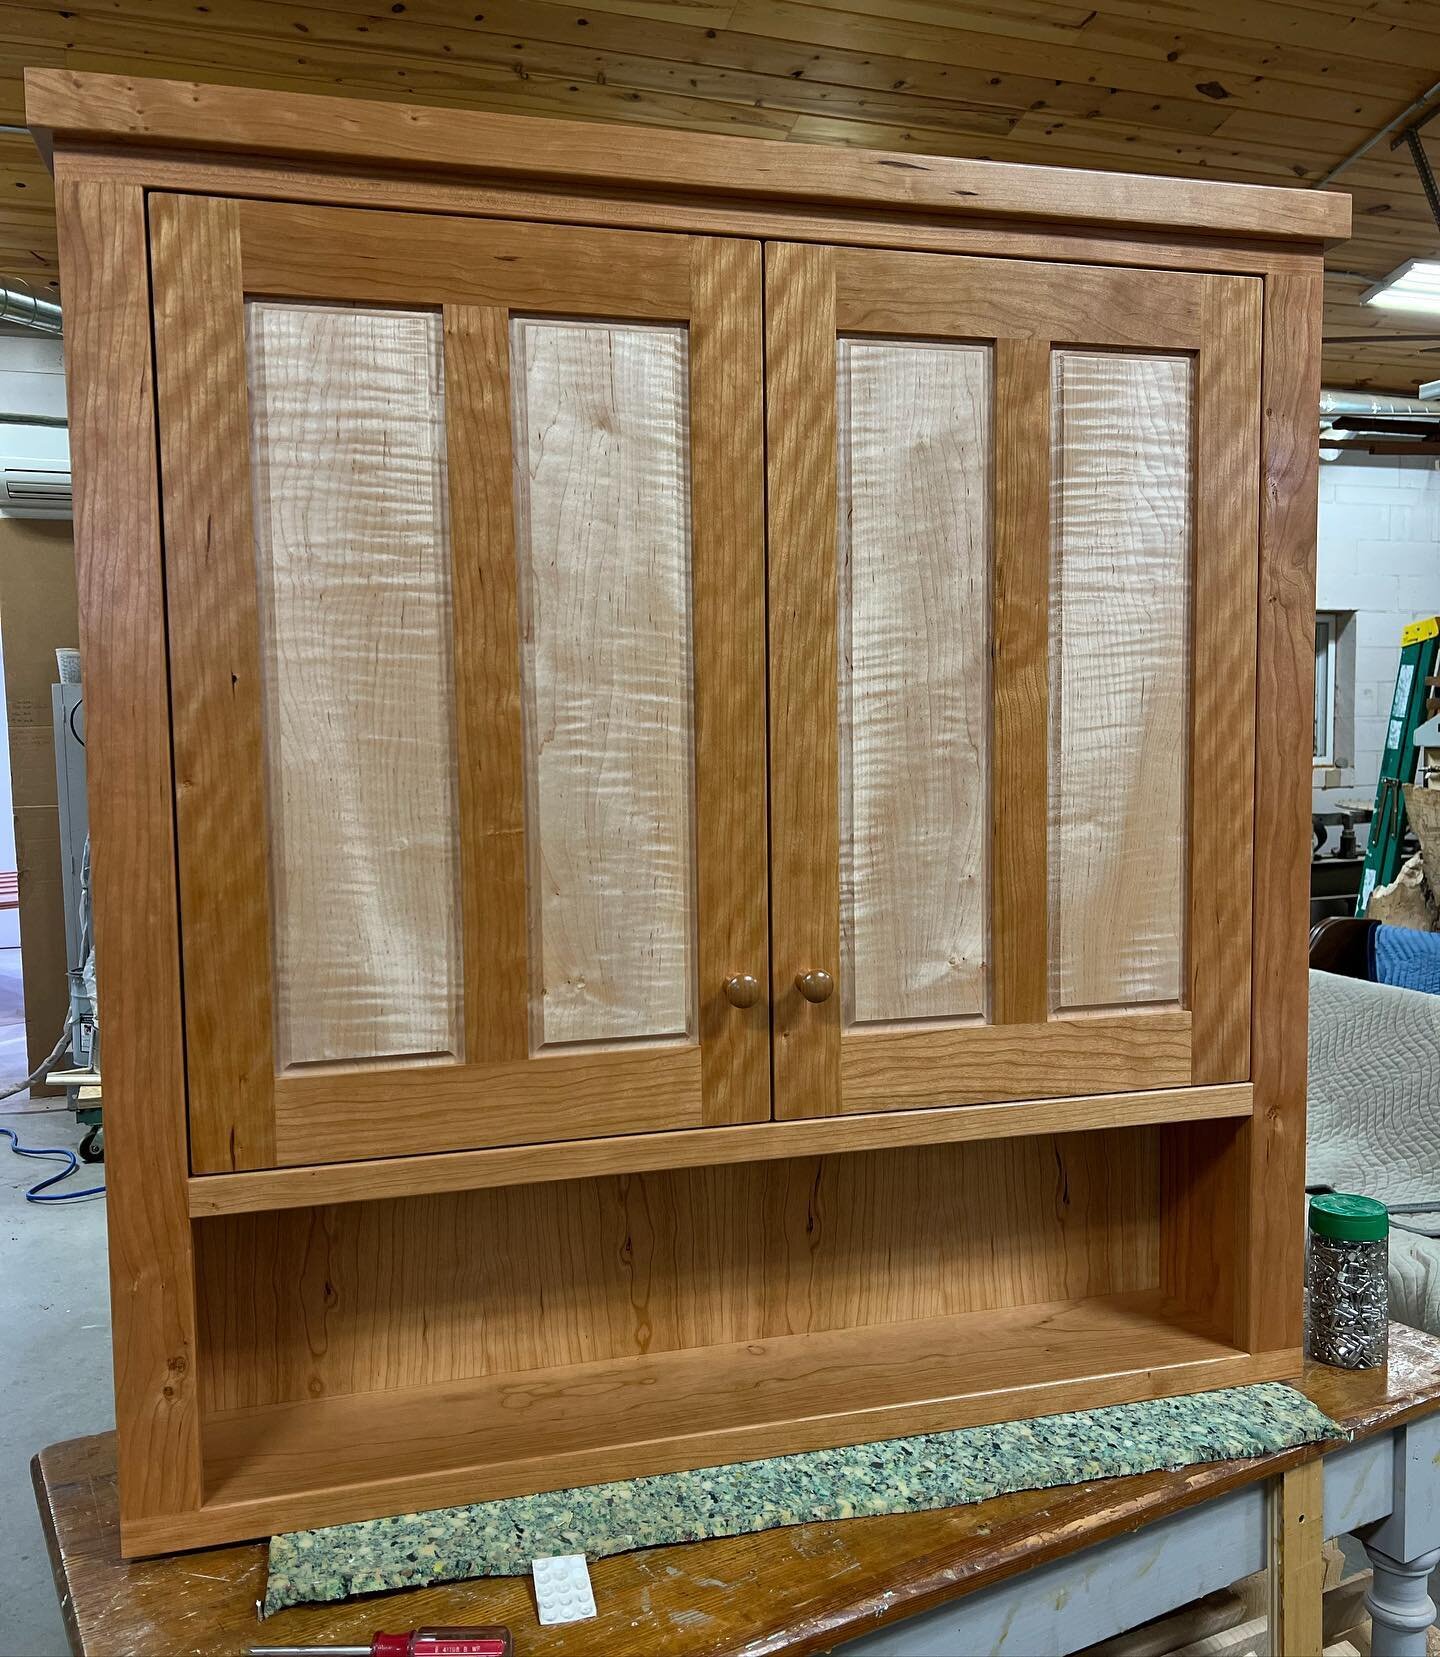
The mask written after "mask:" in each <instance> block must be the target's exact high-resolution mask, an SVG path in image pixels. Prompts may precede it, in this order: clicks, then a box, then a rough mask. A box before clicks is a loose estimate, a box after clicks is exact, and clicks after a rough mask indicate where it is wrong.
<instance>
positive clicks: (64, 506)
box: [0, 459, 72, 518]
mask: <svg viewBox="0 0 1440 1657" xmlns="http://www.w3.org/2000/svg"><path fill="white" fill-rule="evenodd" d="M0 465H3V467H4V488H3V491H0V517H5V518H68V517H70V516H71V509H72V499H71V494H70V468H69V467H68V466H64V465H60V464H58V463H53V462H48V461H36V460H23V459H6V460H4V461H0Z"/></svg>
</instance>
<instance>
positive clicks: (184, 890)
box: [149, 194, 770, 1173]
mask: <svg viewBox="0 0 1440 1657" xmlns="http://www.w3.org/2000/svg"><path fill="white" fill-rule="evenodd" d="M149 216H150V228H151V247H152V262H153V282H154V287H155V315H156V334H155V341H156V372H157V400H158V409H159V434H160V461H161V489H162V500H163V508H164V522H165V548H166V562H167V581H168V591H169V606H168V614H169V628H170V645H171V653H172V662H173V674H172V707H173V714H172V717H173V720H174V733H175V754H176V771H177V781H178V795H177V798H178V806H177V834H178V851H179V878H180V913H181V947H182V954H183V956H184V960H185V966H184V977H185V983H186V997H185V1006H186V1021H187V1028H188V1031H189V1037H190V1040H189V1052H190V1060H189V1094H190V1146H191V1159H192V1164H193V1167H194V1169H195V1171H196V1172H197V1173H217V1172H231V1171H236V1170H241V1169H252V1168H263V1167H270V1166H274V1165H280V1166H285V1165H305V1164H309V1163H314V1162H330V1161H343V1160H346V1159H347V1158H349V1157H356V1156H359V1157H363V1156H367V1155H376V1154H380V1153H383V1152H385V1151H387V1150H390V1151H399V1152H401V1153H402V1154H403V1153H405V1152H407V1151H408V1152H413V1153H425V1152H433V1151H443V1150H453V1149H462V1148H469V1147H476V1146H484V1145H504V1144H515V1143H535V1142H541V1141H546V1140H562V1139H572V1138H577V1137H585V1136H587V1135H592V1136H593V1135H604V1134H613V1133H616V1132H620V1133H629V1132H645V1131H656V1130H662V1129H674V1128H697V1127H701V1126H709V1125H715V1124H720V1123H735V1122H747V1121H761V1120H765V1119H767V1118H768V1117H769V1114H770V1084H769V1030H768V1009H767V1007H766V1005H765V1002H764V999H763V997H762V998H761V1000H760V1002H759V1003H758V1004H757V1005H754V1006H751V1007H749V1008H738V1007H733V1006H731V1005H730V1004H729V1002H728V1001H727V1000H726V998H725V996H724V994H723V991H722V985H723V983H724V980H725V979H726V978H727V977H728V976H729V975H730V974H732V973H750V974H752V975H753V976H755V977H756V978H758V979H759V980H760V981H761V982H762V983H763V982H764V981H765V979H766V977H767V975H768V966H767V963H768V953H767V928H768V915H767V901H768V884H767V872H766V867H765V852H766V848H765V779H764V755H765V733H764V725H763V720H764V665H763V663H764V629H763V614H764V587H763V582H764V576H763V567H764V527H763V517H762V514H763V479H762V476H761V444H762V434H761V425H760V420H761V413H760V410H761V403H760V398H761V360H760V353H761V338H760V262H759V261H760V253H759V248H758V246H757V245H756V244H754V243H749V242H744V241H736V240H717V239H714V238H709V237H704V238H702V237H684V236H663V235H641V236H634V235H630V234H627V233H624V232H614V231H604V230H591V231H572V230H569V229H565V228H561V227H557V226H553V225H521V224H515V223H501V224H492V223H487V222H485V221H481V220H474V219H445V220H436V221H432V222H431V223H430V224H429V225H427V226H426V230H427V234H426V235H424V236H421V237H417V235H416V229H417V222H416V221H415V220H414V219H413V218H411V217H409V216H401V215H393V214H385V213H367V212H359V211H344V210H337V209H332V208H314V207H305V206H293V205H287V204H282V203H267V202H256V201H235V200H229V199H223V198H205V197H197V196H179V195H165V194H160V195H155V196H153V197H152V198H151V200H150V203H149ZM338 247H344V248H347V249H348V250H349V254H350V256H349V257H348V258H347V259H346V260H343V261H340V262H338V263H337V260H336V258H335V249H336V248H338ZM270 296H276V297H277V298H281V299H284V300H287V301H298V302H301V303H304V302H307V301H309V302H319V303H335V304H338V305H341V306H344V305H346V304H350V303H354V304H360V305H367V304H369V305H376V306H381V307H384V306H395V305H403V306H405V307H406V308H407V310H410V311H425V310H427V309H437V310H438V311H439V312H440V314H441V316H442V317H443V339H444V380H445V395H444V398H443V406H444V410H445V415H444V418H445V428H446V437H447V439H448V448H449V453H450V463H449V466H448V497H449V499H448V511H449V531H450V532H449V559H450V565H451V571H450V627H451V635H452V643H451V656H452V659H453V673H454V679H453V701H452V704H451V705H452V707H453V710H454V720H455V726H456V746H457V750H458V766H457V769H458V778H459V785H458V797H457V810H456V819H455V821H456V829H457V840H458V862H459V877H460V879H459V884H460V897H459V905H458V907H459V911H460V914H459V921H460V931H461V938H462V946H461V949H460V952H459V953H460V957H461V961H462V962H463V971H462V975H461V976H462V982H463V1018H462V1021H461V1022H462V1025H463V1042H462V1043H460V1044H459V1045H460V1046H461V1048H462V1055H461V1057H460V1058H459V1059H458V1060H457V1059H455V1058H451V1059H450V1061H449V1062H444V1063H421V1064H410V1065H406V1064H402V1063H391V1062H386V1061H384V1060H380V1061H375V1062H371V1063H368V1064H363V1065H362V1064H354V1063H346V1062H339V1063H331V1064H326V1065H323V1066H303V1067H294V1066H290V1067H287V1066H286V1065H285V1064H284V1063H283V1054H278V1053H277V1050H276V1041H275V1035H274V1032H275V1027H276V1021H275V1012H274V1008H275V1005H276V1002H277V990H278V986H277V985H276V984H275V973H274V971H273V970H272V963H273V962H274V961H275V953H274V949H273V947H272V930H273V927H274V918H273V914H272V905H271V892H272V890H273V889H274V887H275V884H276V880H277V871H276V868H275V859H276V857H277V856H278V855H279V848H278V846H277V843H276V841H275V838H274V835H273V833H272V830H271V828H270V826H269V824H270V823H272V822H273V820H274V815H275V812H276V809H277V807H276V803H275V801H274V799H273V798H272V799H271V802H270V807H269V812H268V813H267V807H266V788H265V765H266V760H265V748H266V744H267V742H268V743H273V742H275V741H277V740H278V739H279V738H278V734H277V732H276V730H275V729H273V728H272V729H271V730H270V731H269V732H268V734H267V732H266V730H265V719H264V717H263V716H262V680H263V678H264V672H263V669H262V646H261V631H262V627H261V619H260V609H261V605H260V600H259V597H258V595H257V585H256V555H255V550H254V548H255V529H254V527H253V521H252V482H251V470H252V463H251V461H250V458H249V457H250V450H251V418H250V414H249V412H248V401H247V391H246V350H247V342H246V333H245V315H244V309H243V306H244V303H245V301H247V300H250V299H265V298H268V297H270ZM514 315H521V316H525V317H532V316H540V317H544V316H547V315H554V316H556V317H561V318H571V317H590V316H594V317H598V318H604V319H619V320H621V321H626V320H628V321H640V322H660V323H665V324H671V325H673V324H676V323H680V324H684V325H685V326H686V328H687V332H688V343H689V352H688V361H689V376H688V389H689V420H688V428H687V429H688V433H689V445H688V455H687V469H688V472H689V477H690V503H691V519H692V522H691V525H690V526H689V527H690V531H691V533H690V542H691V560H690V562H691V569H690V583H689V592H688V594H687V595H686V596H687V598H688V603H689V618H690V627H691V633H692V638H693V644H692V649H691V655H690V667H691V670H692V671H691V678H692V680H693V684H692V686H691V695H692V697H693V713H692V718H693V745H692V756H691V761H690V770H691V772H692V775H693V784H692V787H693V802H692V806H691V810H692V812H693V840H692V844H691V847H690V856H691V859H692V861H693V874H694V882H695V889H694V897H693V900H692V902H693V906H694V910H695V930H696V934H697V936H696V941H695V943H694V944H692V945H691V949H692V951H693V958H694V963H695V977H696V979H697V985H696V988H697V991H698V994H697V996H696V1000H697V1002H698V1008H697V1011H696V1013H695V1014H694V1015H692V1016H693V1017H694V1018H695V1020H696V1023H695V1025H694V1026H692V1030H691V1034H690V1036H689V1037H688V1038H687V1039H683V1040H677V1041H670V1042H665V1043H652V1042H643V1041H642V1042H632V1043H628V1044H627V1043H624V1042H620V1043H612V1044H586V1045H585V1046H584V1047H581V1048H572V1049H569V1050H565V1049H561V1050H558V1051H556V1050H553V1049H552V1050H550V1051H548V1052H547V1051H544V1050H543V1049H542V1050H538V1051H534V1052H532V1031H531V1016H532V1009H531V999H532V993H533V992H532V989H531V983H532V964H531V962H530V959H529V956H530V954H531V953H532V952H533V951H534V950H535V948H536V947H537V936H536V931H537V929H536V927H535V926H534V924H533V922H532V917H531V915H530V911H529V904H530V901H531V900H530V898H529V896H528V892H529V889H530V888H531V887H532V886H533V885H534V884H535V882H536V879H537V874H536V872H535V871H534V870H532V871H531V872H530V873H529V874H528V875H527V837H528V838H529V839H530V840H531V841H533V838H534V836H535V835H536V833H537V832H538V831H537V828H536V825H535V823H534V822H533V821H528V822H527V819H529V818H530V817H531V813H532V810H533V806H532V807H527V806H526V805H525V803H524V796H525V792H526V787H527V779H526V776H525V772H526V770H527V767H529V766H533V765H534V763H535V756H534V754H533V753H532V754H531V755H530V756H529V758H528V760H527V758H526V755H525V753H524V752H523V749H524V741H523V738H522V725H523V723H524V715H523V713H522V689H521V684H520V666H519V660H520V642H521V632H522V626H521V623H520V621H519V619H518V616H517V592H516V588H517V575H516V570H517V559H516V527H515V522H514V517H513V514H512V488H511V454H512V447H513V443H514V442H515V441H517V440H518V434H514V435H512V431H511V425H512V416H511V397H510V383H511V372H510V361H509V358H510V347H509V337H510V329H511V320H510V319H511V317H512V316H514ZM201 365H203V368H202V367H201ZM444 551H445V548H444V546H443V544H442V546H441V552H442V553H444ZM530 855H531V856H532V857H533V856H534V855H535V854H534V852H533V847H532V850H531V852H530ZM277 901H278V900H277ZM582 1100H583V1101H584V1105H583V1108H579V1102H580V1101H582Z"/></svg>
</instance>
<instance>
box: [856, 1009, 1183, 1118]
mask: <svg viewBox="0 0 1440 1657" xmlns="http://www.w3.org/2000/svg"><path fill="white" fill-rule="evenodd" d="M1192 1039H1193V1028H1192V1023H1191V1017H1190V1014H1189V1013H1188V1012H1178V1011H1174V1010H1168V1009H1163V1008H1157V1009H1151V1010H1148V1011H1144V1012H1139V1013H1134V1014H1128V1015H1127V1014H1114V1015H1107V1016H1105V1017H1103V1018H1060V1017H1052V1018H1051V1019H1049V1020H1048V1021H1047V1022H1046V1023H1044V1024H977V1025H951V1026H948V1027H947V1026H942V1027H940V1028H938V1029H937V1028H934V1027H933V1026H928V1025H923V1024H922V1025H920V1026H918V1027H917V1026H913V1025H912V1026H911V1027H909V1028H908V1029H907V1028H898V1029H897V1028H894V1027H891V1028H889V1029H880V1030H852V1031H850V1032H848V1033H847V1035H846V1037H845V1041H844V1043H843V1044H842V1047H841V1051H840V1078H841V1098H840V1101H839V1104H838V1107H836V1108H838V1109H839V1110H841V1111H843V1112H847V1113H848V1112H850V1111H872V1110H901V1109H918V1108H923V1107H926V1106H930V1105H967V1104H979V1103H981V1102H982V1101H984V1100H988V1099H1011V1098H1035V1099H1040V1098H1045V1097H1048V1096H1054V1095H1057V1094H1063V1093H1073V1092H1074V1091H1075V1089H1077V1088H1080V1089H1083V1090H1084V1091H1085V1092H1086V1093H1089V1094H1096V1093H1105V1092H1115V1093H1125V1092H1132V1091H1134V1090H1136V1089H1138V1088H1165V1087H1187V1086H1189V1084H1190V1081H1191V1073H1190V1070H1191V1067H1190V1046H1191V1041H1192Z"/></svg>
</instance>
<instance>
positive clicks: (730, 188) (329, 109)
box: [25, 69, 1350, 241]
mask: <svg viewBox="0 0 1440 1657" xmlns="http://www.w3.org/2000/svg"><path fill="white" fill-rule="evenodd" d="M25 88H26V120H27V121H28V122H29V123H30V125H31V126H32V127H38V128H43V129H46V130H47V131H48V132H49V133H51V134H53V135H54V136H55V137H57V138H60V139H63V140H66V141H71V142H73V141H75V140H77V139H93V140H100V141H102V142H103V141H105V140H107V139H108V140H111V141H122V142H123V141H130V142H133V141H134V140H135V139H136V138H143V140H144V141H145V142H146V143H147V144H150V145H152V146H159V147H164V146H175V147H179V148H182V149H192V150H193V149H202V150H204V149H208V150H235V151H240V152H242V153H247V154H269V155H286V156H293V157H296V158H299V159H320V160H337V159H339V160H344V161H346V162H349V163H355V162H365V161H380V162H383V163H386V164H388V165H392V166H393V165H396V164H397V163H399V164H408V165H410V166H412V167H421V168H424V167H431V168H435V167H438V168H442V169H444V168H450V169H464V168H467V167H468V168H472V169H473V168H475V167H476V166H477V162H478V165H479V167H480V168H481V169H482V170H483V172H484V174H485V175H487V176H489V177H492V178H507V177H508V178H531V179H534V178H564V179H584V180H587V181H589V182H593V183H597V184H623V185H628V186H634V185H636V184H645V185H649V186H651V187H652V188H653V187H659V188H666V189H676V190H689V191H698V192H701V193H711V194H721V195H728V196H737V195H738V196H756V195H764V196H771V197H776V198H780V199H786V200H792V201H822V202H837V201H839V202H883V203H889V204H894V203H897V202H901V203H904V204H905V205H906V206H907V207H911V208H919V209H924V208H941V209H944V210H946V211H949V212H959V211H964V212H967V213H969V214H972V215H990V216H996V215H1004V216H1009V217H1016V218H1043V219H1047V220H1059V221H1062V222H1063V221H1068V222H1082V223H1109V224H1145V225H1154V226H1158V227H1166V228H1194V229H1202V230H1206V231H1209V232H1215V231H1217V230H1218V231H1220V232H1221V233H1224V234H1232V235H1260V236H1265V237H1269V238H1274V239H1281V238H1285V237H1298V238H1303V239H1305V240H1310V241H1313V240H1316V239H1318V238H1325V237H1344V236H1345V235H1347V234H1348V232H1349V228H1350V223H1349V214H1348V212H1347V210H1346V204H1345V202H1344V200H1343V198H1337V197H1335V196H1330V195H1325V194H1323V193H1315V192H1309V191H1301V190H1273V189H1257V188H1254V187H1253V186H1246V185H1233V184H1220V183H1195V182H1193V181H1190V180H1185V181H1180V180H1175V181H1164V180H1158V179H1152V178H1143V177H1137V176H1132V175H1125V174H1105V175H1096V174H1093V173H1086V172H1078V171H1073V170H1070V169H1055V170H1051V171H1038V170H1036V169H1033V168H1029V167H1012V166H1003V165H995V164H989V163H985V162H968V161H957V160H954V159H949V158H940V157H930V158H924V159H917V158H915V157H913V156H906V157H903V158H902V157H899V156H894V155H880V154H867V153H863V152H862V153H859V154H854V153H846V152H843V151H839V150H835V151H810V150H804V149H795V148H782V147H780V146H776V145H770V144H765V143H762V142H757V141H751V140H743V139H732V140H730V141H729V142H728V143H727V144H725V145H723V146H717V145H716V144H715V143H714V141H713V140H711V139H708V138H697V137H695V136H692V135H687V134H684V133H680V132H658V133H643V132H638V131H636V130H634V129H633V128H626V127H621V126H615V127H611V128H609V129H608V130H605V131H604V132H603V134H601V133H578V132H576V130H575V128H574V127H573V126H571V125H568V124H567V123H565V122H552V121H545V120H539V119H520V118H516V117H512V116H505V115H477V114H473V113H469V112H464V111H454V110H445V111H440V110H427V109H422V108H417V107H414V106H410V105H384V104H370V105H366V106H364V108H363V113H362V112H361V110H360V109H359V108H357V106H355V105H354V104H340V103H337V102H335V101H334V100H326V99H323V98H317V97H312V96H306V95H279V94H276V93H272V92H263V91H252V90H249V89H243V90H242V89H238V88H232V89H228V90H225V91H221V90H219V89H217V88H213V87H197V86H195V85H193V84H191V85H185V84H182V83H179V82H173V81H152V80H134V79H128V78H124V77H121V76H118V75H104V76H101V75H76V74H73V73H71V72H68V71H64V70H47V69H32V70H29V71H27V73H26V79H25Z"/></svg>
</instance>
